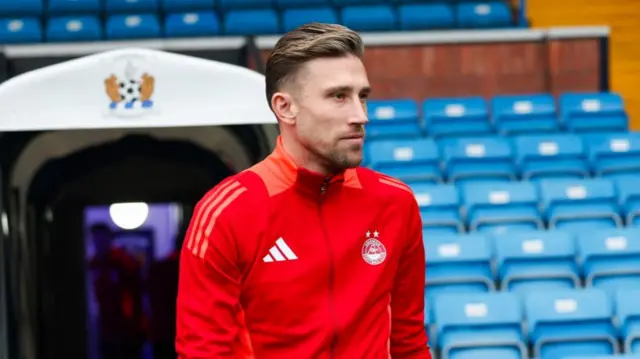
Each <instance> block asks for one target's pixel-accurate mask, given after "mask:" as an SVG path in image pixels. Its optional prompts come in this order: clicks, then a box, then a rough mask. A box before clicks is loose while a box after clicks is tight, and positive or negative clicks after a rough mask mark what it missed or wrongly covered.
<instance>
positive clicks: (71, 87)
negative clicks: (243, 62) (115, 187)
mask: <svg viewBox="0 0 640 359" xmlns="http://www.w3.org/2000/svg"><path fill="white" fill-rule="evenodd" d="M275 123H276V119H275V117H274V115H273V113H272V112H271V111H270V109H269V106H268V104H267V100H266V96H265V83H264V76H263V75H261V74H259V73H257V72H255V71H252V70H250V69H247V68H244V67H240V66H234V65H230V64H226V63H221V62H216V61H210V60H204V59H200V58H195V57H190V56H185V55H179V54H175V53H170V52H163V51H157V50H148V49H122V50H115V51H107V52H103V53H99V54H95V55H90V56H86V57H82V58H78V59H75V60H71V61H67V62H64V63H60V64H56V65H52V66H48V67H44V68H41V69H38V70H35V71H31V72H28V73H25V74H22V75H20V76H16V77H14V78H11V79H9V80H8V81H6V82H4V83H2V84H0V132H8V131H38V130H70V129H91V128H143V127H146V128H149V127H187V126H210V125H214V126H215V125H233V124H275Z"/></svg>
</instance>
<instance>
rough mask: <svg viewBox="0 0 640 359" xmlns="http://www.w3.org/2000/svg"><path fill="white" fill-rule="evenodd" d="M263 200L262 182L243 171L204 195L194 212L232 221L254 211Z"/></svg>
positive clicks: (265, 194)
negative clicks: (214, 215) (207, 213)
mask: <svg viewBox="0 0 640 359" xmlns="http://www.w3.org/2000/svg"><path fill="white" fill-rule="evenodd" d="M265 198H267V192H266V189H265V186H264V184H263V183H262V181H261V180H260V179H259V178H257V177H256V176H255V175H254V174H253V173H251V172H248V171H243V172H240V173H237V174H235V175H232V176H229V177H227V178H225V179H223V180H222V181H220V182H219V183H218V184H217V185H215V186H214V187H213V188H212V189H210V190H209V191H208V192H207V193H205V194H204V196H202V198H201V199H200V201H199V202H198V204H197V205H196V211H208V212H209V215H210V216H211V215H213V214H216V217H226V218H228V219H233V217H235V215H238V216H242V215H244V214H246V213H247V212H248V211H255V210H256V209H257V207H256V206H258V205H260V204H262V203H264V200H263V199H265ZM211 212H213V213H211Z"/></svg>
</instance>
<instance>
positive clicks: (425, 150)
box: [368, 138, 442, 185]
mask: <svg viewBox="0 0 640 359" xmlns="http://www.w3.org/2000/svg"><path fill="white" fill-rule="evenodd" d="M368 149H369V154H370V158H371V161H370V166H371V168H373V169H374V170H376V171H380V172H383V173H385V174H387V175H389V176H392V177H395V178H398V179H399V180H401V181H403V182H405V183H407V184H409V185H411V184H413V183H438V182H440V180H441V177H442V173H441V170H440V157H439V153H438V146H437V145H436V143H435V142H434V141H433V140H431V139H427V138H415V139H393V140H373V141H371V142H369V144H368Z"/></svg>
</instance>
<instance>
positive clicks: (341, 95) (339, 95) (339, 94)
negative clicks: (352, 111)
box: [333, 93, 345, 100]
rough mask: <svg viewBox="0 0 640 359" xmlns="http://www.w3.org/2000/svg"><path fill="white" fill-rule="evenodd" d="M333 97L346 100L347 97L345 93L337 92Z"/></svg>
mask: <svg viewBox="0 0 640 359" xmlns="http://www.w3.org/2000/svg"><path fill="white" fill-rule="evenodd" d="M333 97H335V98H336V99H338V100H344V99H345V95H344V94H343V93H337V94H335V95H333Z"/></svg>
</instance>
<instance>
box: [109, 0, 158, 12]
mask: <svg viewBox="0 0 640 359" xmlns="http://www.w3.org/2000/svg"><path fill="white" fill-rule="evenodd" d="M104 6H105V10H106V11H107V13H112V14H113V13H126V14H131V13H151V12H156V11H158V9H159V7H160V6H159V4H158V0H105V5H104Z"/></svg>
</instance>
